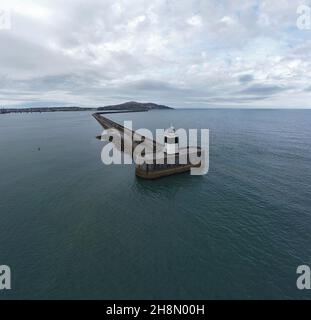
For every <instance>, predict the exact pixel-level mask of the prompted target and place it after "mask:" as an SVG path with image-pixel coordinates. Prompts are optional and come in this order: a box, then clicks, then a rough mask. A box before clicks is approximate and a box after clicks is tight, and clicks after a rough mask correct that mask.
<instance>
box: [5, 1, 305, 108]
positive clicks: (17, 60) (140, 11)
mask: <svg viewBox="0 0 311 320" xmlns="http://www.w3.org/2000/svg"><path fill="white" fill-rule="evenodd" d="M5 2H6V1H4V0H0V10H1V8H5V5H7V7H8V6H9V7H10V9H11V28H10V29H9V30H7V29H5V28H2V29H1V28H0V29H1V30H0V105H3V106H8V105H16V106H48V105H53V106H58V105H81V106H102V105H107V104H114V103H121V102H125V101H128V100H136V101H146V102H147V101H150V102H155V103H162V104H167V105H169V106H172V107H182V108H185V107H187V108H190V107H196V108H200V107H240V108H241V107H242V108H246V107H294V108H299V107H311V81H310V79H311V59H310V57H311V30H299V29H298V28H297V26H296V21H297V18H298V16H299V15H298V14H297V12H296V11H297V7H298V5H300V4H304V3H305V4H309V5H310V6H311V1H304V0H275V1H272V0H269V1H256V0H230V1H229V0H167V1H166V0H152V1H151V0H150V1H147V0H100V1H99V0H38V1H30V0H20V1H15V0H10V1H8V2H7V4H6V3H5Z"/></svg>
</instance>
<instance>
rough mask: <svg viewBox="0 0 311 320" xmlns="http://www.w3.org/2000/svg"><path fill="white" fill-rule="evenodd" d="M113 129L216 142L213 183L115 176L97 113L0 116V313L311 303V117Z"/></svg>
mask: <svg viewBox="0 0 311 320" xmlns="http://www.w3.org/2000/svg"><path fill="white" fill-rule="evenodd" d="M110 117H111V118H112V119H114V120H117V121H119V122H122V121H123V120H130V119H132V120H133V121H134V127H136V128H140V127H144V128H150V129H155V128H166V127H168V126H169V125H170V123H171V122H172V123H173V124H174V125H175V127H177V128H178V127H183V128H209V129H210V171H209V173H208V174H207V175H206V176H201V177H194V176H190V175H189V174H182V175H177V176H172V177H167V178H164V179H160V180H156V181H144V180H140V179H137V178H136V177H135V172H134V167H133V166H129V165H124V166H105V165H104V164H102V162H101V158H100V152H101V149H102V147H103V142H100V141H98V140H96V139H95V136H96V135H97V134H100V133H101V127H100V126H99V124H98V123H97V122H96V121H95V119H93V118H92V117H91V114H90V113H89V112H81V113H79V112H78V113H71V112H69V113H48V114H20V115H13V114H11V115H1V116H0V174H1V175H0V265H1V264H6V265H9V266H10V267H11V271H12V290H11V291H9V292H8V291H0V299H3V298H28V299H31V298H44V299H63V298H65V299H73V298H90V299H91V298H95V299H109V298H110V299H136V298H137V299H164V298H168V299H169V298H171V299H185V298H187V299H219V298H222V299H226V298H228V299H263V298H269V299H270V298H271V299H280V298H305V299H307V298H311V293H310V292H306V291H299V290H298V289H297V288H296V279H297V275H296V268H297V266H298V265H301V264H309V265H311V111H306V110H305V111H303V110H296V111H291V110H176V111H152V112H148V113H132V114H119V115H112V116H110ZM38 148H41V149H40V150H39V149H38Z"/></svg>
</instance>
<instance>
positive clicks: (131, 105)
mask: <svg viewBox="0 0 311 320" xmlns="http://www.w3.org/2000/svg"><path fill="white" fill-rule="evenodd" d="M159 109H160V110H162V109H173V108H170V107H168V106H164V105H160V104H156V103H151V102H147V103H140V102H135V101H130V102H125V103H121V104H116V105H111V106H105V107H100V108H97V110H99V111H100V110H131V111H140V110H141V111H148V110H159Z"/></svg>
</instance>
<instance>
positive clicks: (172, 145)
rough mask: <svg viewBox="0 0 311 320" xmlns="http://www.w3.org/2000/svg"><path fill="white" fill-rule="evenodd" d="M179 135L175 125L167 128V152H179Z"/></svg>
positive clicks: (165, 148)
mask: <svg viewBox="0 0 311 320" xmlns="http://www.w3.org/2000/svg"><path fill="white" fill-rule="evenodd" d="M178 143H179V141H178V135H177V134H176V130H175V128H174V127H173V126H171V127H170V128H168V129H166V130H165V132H164V150H165V152H166V153H167V154H176V153H178Z"/></svg>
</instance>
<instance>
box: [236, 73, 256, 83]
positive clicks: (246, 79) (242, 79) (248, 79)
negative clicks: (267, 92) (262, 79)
mask: <svg viewBox="0 0 311 320" xmlns="http://www.w3.org/2000/svg"><path fill="white" fill-rule="evenodd" d="M253 80H254V76H253V75H252V74H243V75H242V76H240V77H239V82H240V83H248V82H251V81H253Z"/></svg>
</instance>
